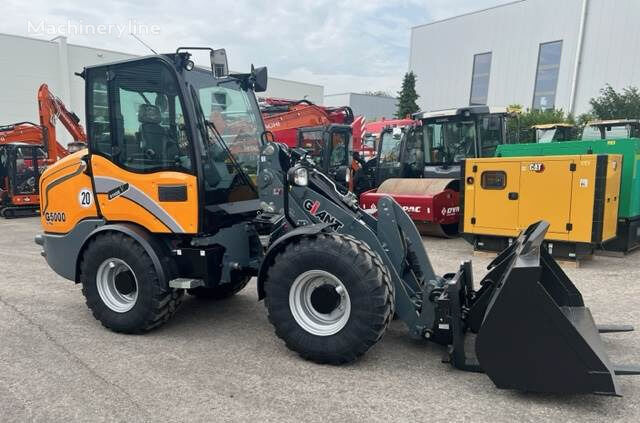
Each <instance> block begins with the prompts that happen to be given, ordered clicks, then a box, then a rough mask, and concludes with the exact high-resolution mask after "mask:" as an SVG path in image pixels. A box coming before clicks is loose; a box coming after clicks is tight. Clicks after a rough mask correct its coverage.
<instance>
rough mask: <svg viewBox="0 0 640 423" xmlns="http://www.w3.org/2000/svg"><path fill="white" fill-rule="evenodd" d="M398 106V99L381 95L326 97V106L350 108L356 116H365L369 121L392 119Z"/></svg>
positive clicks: (344, 94) (343, 94) (329, 95)
mask: <svg viewBox="0 0 640 423" xmlns="http://www.w3.org/2000/svg"><path fill="white" fill-rule="evenodd" d="M397 104H398V99H397V98H394V97H386V96H381V95H369V94H358V93H341V94H327V95H325V96H324V105H325V106H334V107H340V106H349V107H351V109H352V110H353V113H354V114H355V115H356V116H364V117H365V119H366V120H367V121H373V120H379V119H381V118H387V119H392V118H393V117H394V116H395V114H396V110H397V107H398V106H397Z"/></svg>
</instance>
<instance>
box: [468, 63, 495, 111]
mask: <svg viewBox="0 0 640 423" xmlns="http://www.w3.org/2000/svg"><path fill="white" fill-rule="evenodd" d="M490 74H491V53H482V54H476V55H475V56H473V76H472V77H471V98H470V99H469V104H470V105H471V106H473V105H478V104H480V105H483V104H487V94H488V93H489V75H490Z"/></svg>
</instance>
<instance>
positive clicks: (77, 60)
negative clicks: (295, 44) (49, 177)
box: [0, 34, 324, 142]
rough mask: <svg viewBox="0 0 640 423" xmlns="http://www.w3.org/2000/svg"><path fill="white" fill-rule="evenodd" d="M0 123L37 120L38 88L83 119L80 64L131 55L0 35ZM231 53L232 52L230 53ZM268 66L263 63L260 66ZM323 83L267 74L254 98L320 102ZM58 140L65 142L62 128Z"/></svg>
mask: <svg viewBox="0 0 640 423" xmlns="http://www.w3.org/2000/svg"><path fill="white" fill-rule="evenodd" d="M0 51H2V52H3V53H2V56H1V57H0V93H1V94H0V125H4V124H11V123H16V122H22V121H31V122H36V123H37V122H38V101H37V98H36V97H37V92H38V87H39V86H40V84H42V83H46V84H48V85H49V88H50V89H51V91H52V92H53V93H54V94H55V95H56V96H58V97H59V98H60V99H62V101H63V102H64V103H65V104H66V106H67V108H68V109H69V110H72V111H74V112H75V113H76V114H77V115H78V116H79V117H80V119H81V122H84V121H85V118H84V112H85V111H84V81H83V80H82V78H80V77H78V76H76V75H74V73H75V72H81V71H82V69H83V67H85V66H90V65H96V64H99V63H106V62H112V61H116V60H124V59H129V58H133V57H136V56H135V55H133V54H127V53H122V52H116V51H110V50H103V49H97V48H93V47H86V46H79V45H73V44H69V43H67V40H66V38H64V37H59V38H56V39H54V40H51V41H46V40H40V39H36V38H29V37H22V36H16V35H8V34H0ZM230 54H233V52H230ZM266 65H268V63H267V64H266ZM323 94H324V87H323V86H321V85H315V84H307V83H303V82H297V81H290V80H285V79H280V78H272V77H269V83H268V91H267V92H264V93H260V96H265V97H279V98H294V99H299V98H307V99H309V100H310V101H313V102H316V103H319V104H322V100H323ZM60 133H61V134H63V135H62V136H63V138H62V141H63V142H68V141H70V139H69V138H68V137H67V134H66V132H65V131H60Z"/></svg>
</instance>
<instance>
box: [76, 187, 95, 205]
mask: <svg viewBox="0 0 640 423" xmlns="http://www.w3.org/2000/svg"><path fill="white" fill-rule="evenodd" d="M78 203H80V207H82V208H83V209H87V208H89V207H91V204H93V193H92V192H91V191H90V190H88V189H87V188H83V189H82V190H81V191H80V193H79V194H78Z"/></svg>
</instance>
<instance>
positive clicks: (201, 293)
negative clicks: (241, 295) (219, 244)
mask: <svg viewBox="0 0 640 423" xmlns="http://www.w3.org/2000/svg"><path fill="white" fill-rule="evenodd" d="M231 279H232V281H231V282H229V283H225V284H221V285H218V286H214V287H212V288H209V287H205V286H199V287H197V288H192V289H189V290H187V293H189V295H192V296H194V297H196V298H198V299H202V300H225V299H227V298H230V297H232V296H234V295H236V294H237V293H238V292H240V291H242V290H243V289H244V287H245V286H247V284H248V283H249V281H250V280H251V276H247V275H243V274H237V273H232V274H231Z"/></svg>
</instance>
